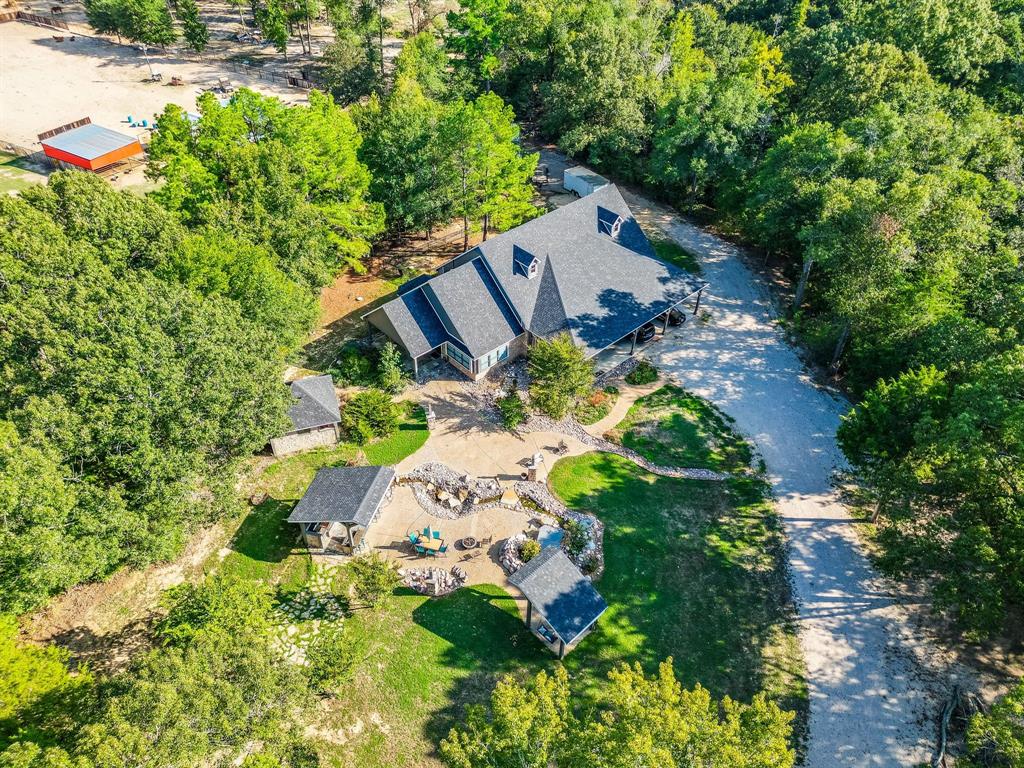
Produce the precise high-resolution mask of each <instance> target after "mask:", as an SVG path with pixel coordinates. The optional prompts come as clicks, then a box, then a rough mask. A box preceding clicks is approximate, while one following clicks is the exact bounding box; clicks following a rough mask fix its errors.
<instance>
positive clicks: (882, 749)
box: [541, 150, 942, 768]
mask: <svg viewBox="0 0 1024 768" xmlns="http://www.w3.org/2000/svg"><path fill="white" fill-rule="evenodd" d="M541 162H542V163H544V164H546V165H547V166H548V168H549V175H550V176H551V177H552V180H551V182H549V183H548V184H546V185H544V186H545V187H548V190H549V191H556V190H557V188H558V187H559V186H560V185H559V184H558V181H557V179H560V178H561V172H562V170H563V169H564V168H565V165H566V161H565V158H564V157H563V156H561V155H559V154H557V153H555V152H550V151H547V150H544V151H542V158H541ZM620 189H621V191H622V193H623V196H624V197H625V198H626V201H627V202H628V203H629V205H630V207H631V208H632V209H633V213H634V214H635V215H636V217H637V219H638V220H639V221H640V223H641V224H642V225H643V226H644V229H646V230H647V231H648V232H652V231H655V229H660V230H662V231H663V232H664V233H666V234H667V235H669V236H670V237H671V238H672V239H674V240H675V241H676V242H677V243H679V245H681V246H683V247H684V248H686V249H687V250H688V251H690V252H691V253H693V254H694V255H695V256H697V258H698V259H699V260H700V262H701V265H702V266H703V269H704V277H705V278H706V279H707V280H708V281H709V282H710V283H711V286H710V288H709V289H708V290H707V291H705V295H704V298H703V300H702V303H701V311H702V313H703V311H704V310H705V309H706V310H707V311H708V312H709V313H710V316H711V320H710V322H708V323H706V324H702V323H698V322H694V321H693V320H691V321H690V322H688V323H687V324H686V325H685V326H683V327H682V328H681V329H678V330H677V331H676V332H675V333H674V334H670V335H669V337H667V338H665V339H663V340H662V341H661V342H659V343H657V344H654V345H652V346H651V347H650V348H649V349H648V350H647V352H646V355H647V357H648V358H650V359H651V360H652V361H653V362H654V363H655V364H656V365H658V366H659V367H661V368H662V369H663V370H664V371H666V372H667V373H669V374H670V375H672V376H674V377H675V378H676V379H678V380H679V382H680V383H681V384H682V385H683V386H685V387H686V388H687V389H689V390H691V391H692V392H695V393H697V394H698V395H700V396H702V397H704V398H706V399H708V400H710V401H711V402H713V403H714V404H715V405H717V406H718V407H720V408H721V409H722V410H724V411H725V412H726V413H728V414H729V415H730V416H732V417H733V418H734V419H736V425H737V427H738V428H739V429H740V431H742V432H743V433H744V434H745V435H747V436H748V437H749V438H751V439H752V440H753V442H754V443H755V444H756V445H757V448H758V450H759V451H760V453H761V455H762V456H763V457H764V460H765V463H766V465H767V467H768V473H769V477H770V479H771V482H772V485H773V488H774V491H775V497H776V499H777V501H778V509H779V513H780V515H781V516H782V519H783V523H784V526H785V530H786V535H787V538H788V541H789V564H790V569H791V571H792V577H793V588H794V592H795V595H796V599H797V603H798V611H799V621H800V641H801V645H802V647H803V652H804V658H805V660H806V663H807V671H808V687H809V690H810V709H811V721H810V737H809V743H808V745H807V756H806V763H805V764H806V765H807V766H809V768H834V767H835V768H838V767H846V766H855V767H856V768H861V767H862V766H901V768H902V767H904V766H914V765H917V764H920V763H927V762H928V761H929V760H930V758H931V755H932V750H933V745H934V743H935V736H936V734H935V731H936V727H937V725H936V724H937V719H936V718H937V708H938V707H940V706H941V704H936V701H937V700H938V697H937V696H936V695H935V692H936V688H935V686H936V683H935V680H934V677H933V675H932V674H930V673H929V671H928V669H926V667H925V665H923V664H922V663H919V661H918V660H932V659H934V658H935V654H933V653H932V652H931V650H930V649H929V648H928V647H926V646H924V645H923V643H922V641H920V640H918V639H917V638H915V636H914V633H913V630H912V628H911V625H910V623H909V620H908V618H907V616H906V614H905V612H904V611H903V610H902V609H901V608H900V607H899V606H898V605H897V604H896V603H895V602H894V600H893V599H892V591H891V587H890V585H888V584H887V583H886V582H885V580H883V579H881V578H880V577H879V576H878V575H877V574H876V573H875V572H874V571H873V569H872V568H871V566H870V564H869V563H868V561H867V559H866V558H865V556H864V554H863V552H862V550H861V547H860V545H859V543H858V541H857V537H856V534H855V532H854V530H853V529H852V524H851V521H850V517H849V514H848V513H847V510H846V508H845V507H844V506H843V505H842V504H840V503H839V500H838V498H837V495H836V493H835V491H834V489H833V487H832V476H833V472H834V471H835V469H837V468H842V467H843V466H844V459H843V456H842V454H841V452H840V451H839V449H838V447H837V446H836V441H835V433H836V428H837V427H838V425H839V419H840V416H841V415H842V414H843V413H845V412H846V411H847V410H848V409H849V403H848V402H846V401H845V400H843V399H841V398H839V397H836V396H834V395H832V394H831V393H829V392H827V391H826V390H824V389H821V388H819V387H817V386H816V385H815V383H814V382H813V381H812V379H811V377H810V376H809V375H808V373H807V372H806V371H805V369H804V367H803V365H802V364H801V362H800V359H799V358H798V357H797V355H796V352H795V351H794V350H793V349H792V347H790V346H789V344H788V343H787V342H786V340H785V338H784V336H783V334H782V331H781V330H780V329H779V328H778V327H777V326H776V325H775V322H774V321H775V311H774V308H773V305H772V302H771V299H770V297H769V296H768V294H767V292H766V291H765V289H764V287H763V286H762V284H761V282H760V280H759V278H758V277H757V276H756V275H754V274H753V273H752V272H751V271H750V270H748V269H747V268H746V267H745V266H744V264H743V261H742V259H741V258H740V256H739V255H738V252H737V249H736V247H735V246H733V245H731V244H730V243H727V242H725V241H723V240H721V239H720V238H718V237H715V236H714V235H711V234H709V233H707V232H705V231H704V230H702V229H700V228H699V227H696V226H694V225H692V224H690V223H688V222H685V221H683V220H682V219H681V218H680V217H679V216H677V215H676V214H675V213H674V212H673V211H671V210H669V209H667V208H664V207H661V206H657V205H654V204H653V203H651V202H650V201H649V200H647V199H646V198H644V197H641V196H639V195H637V194H635V193H631V192H629V191H628V190H626V189H622V188H620ZM555 199H557V198H553V200H555ZM932 666H933V665H932V664H928V665H927V667H928V668H931V667H932ZM935 666H938V667H941V666H942V665H941V663H938V664H936V665H935Z"/></svg>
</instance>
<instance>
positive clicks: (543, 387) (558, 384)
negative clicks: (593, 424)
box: [529, 334, 594, 419]
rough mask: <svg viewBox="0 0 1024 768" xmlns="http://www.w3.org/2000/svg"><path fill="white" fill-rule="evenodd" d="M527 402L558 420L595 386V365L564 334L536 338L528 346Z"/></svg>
mask: <svg viewBox="0 0 1024 768" xmlns="http://www.w3.org/2000/svg"><path fill="white" fill-rule="evenodd" d="M529 370H530V402H531V404H532V405H534V406H535V407H536V408H537V409H538V410H540V411H541V412H542V413H545V414H547V415H548V416H550V417H551V418H553V419H561V418H562V417H563V416H565V415H566V414H567V413H568V412H569V411H570V410H571V409H572V407H573V406H574V405H575V403H576V400H577V399H578V398H580V397H583V396H584V395H586V394H587V393H588V392H590V389H591V387H593V385H594V367H593V365H592V364H591V363H590V361H589V360H587V359H586V357H584V355H583V350H582V349H580V348H579V347H577V346H576V345H575V344H574V343H573V341H572V339H571V338H570V337H569V336H568V335H567V334H560V335H558V336H555V337H553V338H551V339H538V340H537V342H536V343H535V344H534V345H533V346H532V347H530V361H529Z"/></svg>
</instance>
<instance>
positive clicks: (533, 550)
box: [519, 539, 540, 563]
mask: <svg viewBox="0 0 1024 768" xmlns="http://www.w3.org/2000/svg"><path fill="white" fill-rule="evenodd" d="M539 554H540V542H539V541H537V540H536V539H527V540H526V541H524V542H523V544H522V546H520V547H519V559H520V560H522V561H523V562H524V563H528V562H530V561H531V560H533V558H535V557H536V556H537V555H539Z"/></svg>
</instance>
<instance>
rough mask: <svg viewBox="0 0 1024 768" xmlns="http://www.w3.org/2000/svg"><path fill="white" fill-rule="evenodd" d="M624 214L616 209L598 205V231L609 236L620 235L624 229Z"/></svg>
mask: <svg viewBox="0 0 1024 768" xmlns="http://www.w3.org/2000/svg"><path fill="white" fill-rule="evenodd" d="M622 221H623V219H622V216H620V215H619V214H617V213H616V212H615V211H610V210H608V209H607V208H602V207H601V206H600V205H599V206H597V231H598V232H600V233H601V234H603V235H608V236H609V237H618V236H619V231H620V230H621V229H622Z"/></svg>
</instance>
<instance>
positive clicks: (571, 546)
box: [562, 518, 590, 558]
mask: <svg viewBox="0 0 1024 768" xmlns="http://www.w3.org/2000/svg"><path fill="white" fill-rule="evenodd" d="M562 528H563V529H564V530H565V548H566V550H568V552H569V554H570V555H572V557H573V558H577V557H579V556H580V554H581V553H582V552H583V550H584V549H586V547H587V544H588V543H589V542H590V536H588V535H587V526H585V525H584V524H583V523H581V522H580V521H579V520H570V519H568V518H566V519H565V520H563V521H562Z"/></svg>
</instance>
